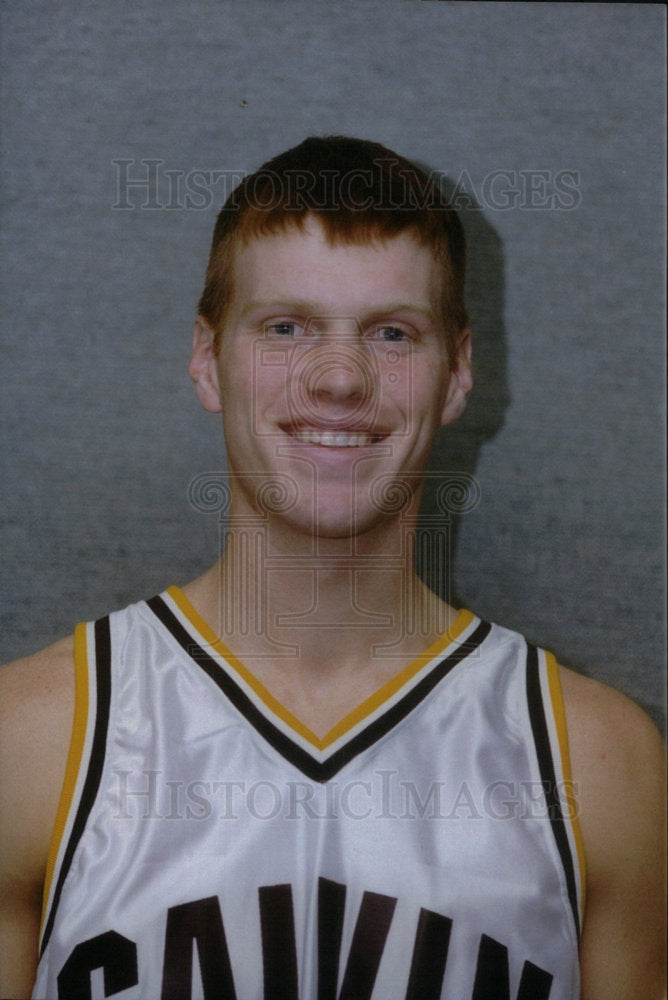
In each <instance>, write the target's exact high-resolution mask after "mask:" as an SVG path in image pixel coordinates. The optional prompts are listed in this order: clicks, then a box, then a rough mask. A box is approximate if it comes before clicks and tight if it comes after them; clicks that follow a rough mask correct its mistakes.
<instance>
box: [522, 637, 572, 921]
mask: <svg viewBox="0 0 668 1000" xmlns="http://www.w3.org/2000/svg"><path fill="white" fill-rule="evenodd" d="M526 690H527V703H528V707H529V716H530V719H531V728H532V730H533V737H534V743H535V746H536V753H537V755H538V766H539V769H540V777H541V782H542V785H543V791H544V793H545V801H546V805H547V809H548V815H549V817H550V824H551V827H552V833H553V834H554V839H555V841H556V845H557V848H558V850H559V855H560V857H561V863H562V865H563V869H564V875H565V878H566V888H567V891H568V899H569V902H570V904H571V909H572V911H573V920H574V922H575V929H576V932H577V935H578V937H579V935H580V913H579V907H578V893H577V885H576V880H575V867H574V863H573V856H572V854H571V845H570V841H569V838H568V833H567V830H566V825H565V822H564V816H563V812H562V809H561V801H560V799H559V790H558V787H557V778H556V774H555V768H554V761H553V758H552V749H551V744H550V736H549V732H548V727H547V720H546V717H545V707H544V704H543V697H542V692H541V684H540V676H539V669H538V650H537V649H536V647H535V646H533V645H530V644H527V660H526Z"/></svg>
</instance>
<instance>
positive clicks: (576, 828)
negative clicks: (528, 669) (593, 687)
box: [545, 653, 586, 921]
mask: <svg viewBox="0 0 668 1000" xmlns="http://www.w3.org/2000/svg"><path fill="white" fill-rule="evenodd" d="M545 664H546V671H547V682H548V688H549V694H550V702H551V704H552V712H553V715H554V725H555V728H556V732H557V741H558V744H559V755H560V758H561V771H562V776H563V785H564V792H565V798H566V815H567V816H568V817H569V819H570V827H569V825H568V824H567V830H568V829H570V831H571V832H572V840H573V847H574V849H575V855H576V857H577V859H578V873H579V880H578V881H579V888H580V893H579V899H580V920H581V921H582V918H583V916H584V908H585V894H586V865H585V854H584V844H583V841H582V832H581V830H580V820H579V819H578V803H577V799H576V797H575V794H574V783H573V774H572V771H571V758H570V753H569V748H568V729H567V727H566V710H565V708H564V699H563V695H562V691H561V682H560V680H559V664H558V663H557V661H556V659H555V658H554V656H553V655H552V654H551V653H545Z"/></svg>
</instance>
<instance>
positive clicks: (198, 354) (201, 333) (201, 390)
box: [188, 316, 221, 413]
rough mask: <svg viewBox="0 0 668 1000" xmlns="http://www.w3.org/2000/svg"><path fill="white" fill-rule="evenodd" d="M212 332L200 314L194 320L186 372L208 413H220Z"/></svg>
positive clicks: (216, 358)
mask: <svg viewBox="0 0 668 1000" xmlns="http://www.w3.org/2000/svg"><path fill="white" fill-rule="evenodd" d="M213 343H214V333H213V330H212V329H211V327H210V326H209V324H208V323H207V322H206V320H205V319H203V318H202V317H201V316H198V317H197V319H196V320H195V329H194V330H193V349H192V354H191V355H190V365H189V366H188V372H189V374H190V377H191V379H192V380H193V382H194V383H195V392H196V393H197V398H198V399H199V401H200V403H201V404H202V406H203V407H204V409H205V410H208V411H209V413H220V410H221V406H220V386H219V384H218V357H217V355H216V353H215V351H214V347H213Z"/></svg>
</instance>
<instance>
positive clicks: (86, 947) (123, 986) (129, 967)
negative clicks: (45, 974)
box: [57, 931, 139, 1000]
mask: <svg viewBox="0 0 668 1000" xmlns="http://www.w3.org/2000/svg"><path fill="white" fill-rule="evenodd" d="M94 969H102V970H103V973H104V995H105V997H113V996H114V994H116V993H120V992H121V991H122V990H128V989H130V987H131V986H137V984H138V983H139V979H138V976H137V945H136V944H135V943H134V941H130V940H129V939H128V938H126V937H123V935H122V934H118V933H117V932H116V931H105V933H104V934H98V936H97V937H94V938H90V939H89V940H88V941H82V942H81V944H78V945H77V946H76V948H74V949H73V951H72V954H71V955H70V957H69V958H68V959H67V961H66V962H65V965H64V966H63V967H62V969H61V970H60V972H59V973H58V980H57V982H58V998H59V1000H91V996H92V989H91V981H90V974H91V972H93V970H94Z"/></svg>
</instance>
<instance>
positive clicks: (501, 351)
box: [416, 164, 510, 606]
mask: <svg viewBox="0 0 668 1000" xmlns="http://www.w3.org/2000/svg"><path fill="white" fill-rule="evenodd" d="M422 166H424V168H425V169H426V170H427V172H428V173H429V172H430V169H429V167H426V166H425V165H424V164H422ZM441 186H442V190H443V192H444V193H445V194H446V196H447V198H448V200H449V202H450V204H452V205H453V206H454V207H455V208H456V209H457V211H458V213H459V216H460V218H461V220H462V224H463V226H464V231H465V233H466V241H467V277H466V301H467V306H468V311H469V316H470V323H471V330H472V334H473V374H474V380H475V385H474V389H473V392H472V393H471V395H470V397H469V400H468V405H467V407H466V410H465V411H464V413H463V414H462V416H461V417H460V418H459V419H458V420H457V421H455V423H454V424H451V425H450V426H449V427H445V428H443V430H441V432H440V434H439V435H438V437H437V439H436V442H435V444H434V449H433V451H432V455H431V459H430V462H429V468H428V472H427V477H426V481H425V489H424V493H423V498H422V505H421V508H420V528H419V531H418V538H417V543H416V566H417V570H418V572H419V574H420V576H421V577H422V579H423V580H424V581H425V583H427V585H428V586H429V587H431V589H432V590H434V591H435V592H436V593H437V594H439V596H440V597H442V598H443V600H445V601H448V603H450V604H454V605H455V606H459V604H460V601H459V600H458V597H457V594H456V591H455V588H454V584H453V581H452V565H453V561H454V553H455V550H456V545H457V536H458V532H459V524H460V520H461V518H462V517H465V516H466V513H467V511H468V510H471V509H472V508H473V507H475V506H476V505H477V503H478V500H479V496H480V494H479V489H478V484H477V481H476V478H475V470H476V467H477V464H478V457H479V454H480V451H481V449H482V446H483V445H484V444H485V442H487V441H490V440H491V439H492V438H494V437H495V436H496V434H497V433H498V432H499V430H500V429H501V427H502V426H503V422H504V419H505V412H506V409H507V408H508V406H509V403H510V393H509V390H508V376H507V347H506V333H505V326H504V305H505V301H504V261H503V246H502V243H501V239H500V237H499V235H498V233H497V232H496V230H495V229H494V227H493V226H491V225H490V223H489V222H488V221H487V220H486V219H485V217H484V216H483V213H482V210H481V208H480V205H479V204H478V203H477V202H476V201H475V199H474V198H473V197H472V196H471V194H470V193H469V192H468V191H464V190H462V189H458V188H457V187H456V186H455V185H454V184H452V183H451V182H449V181H448V180H447V178H444V179H443V180H442V184H441Z"/></svg>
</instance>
